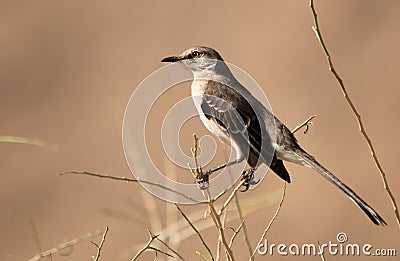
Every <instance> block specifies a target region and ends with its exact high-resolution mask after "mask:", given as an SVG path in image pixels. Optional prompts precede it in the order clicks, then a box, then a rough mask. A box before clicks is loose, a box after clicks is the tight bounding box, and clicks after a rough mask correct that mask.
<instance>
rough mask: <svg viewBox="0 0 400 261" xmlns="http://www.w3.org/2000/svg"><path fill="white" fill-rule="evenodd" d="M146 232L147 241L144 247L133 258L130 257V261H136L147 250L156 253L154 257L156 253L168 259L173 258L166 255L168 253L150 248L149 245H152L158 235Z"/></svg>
mask: <svg viewBox="0 0 400 261" xmlns="http://www.w3.org/2000/svg"><path fill="white" fill-rule="evenodd" d="M147 232H148V233H149V241H147V243H146V245H145V246H144V247H142V248H141V249H140V250H139V251H138V252H137V253H136V255H135V256H134V257H132V259H131V261H134V260H136V259H137V258H138V257H139V256H140V255H141V254H143V253H144V252H145V251H146V250H148V249H149V250H154V251H155V252H156V255H157V253H161V254H164V255H166V256H169V257H174V256H173V255H171V254H168V253H166V252H164V251H162V250H160V249H158V248H155V247H152V246H151V243H153V241H154V240H155V239H156V238H157V237H158V235H153V233H151V231H150V230H147Z"/></svg>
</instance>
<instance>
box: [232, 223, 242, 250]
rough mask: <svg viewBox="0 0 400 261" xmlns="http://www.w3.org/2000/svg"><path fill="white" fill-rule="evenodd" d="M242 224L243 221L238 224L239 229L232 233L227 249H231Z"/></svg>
mask: <svg viewBox="0 0 400 261" xmlns="http://www.w3.org/2000/svg"><path fill="white" fill-rule="evenodd" d="M243 224H244V220H243V221H242V222H241V223H240V225H239V227H238V228H237V229H236V230H235V232H233V235H232V237H231V240H230V241H229V247H232V244H233V241H234V240H235V238H236V236H237V234H239V232H240V230H241V229H242V227H243Z"/></svg>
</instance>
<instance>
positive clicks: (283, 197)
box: [249, 182, 286, 260]
mask: <svg viewBox="0 0 400 261" xmlns="http://www.w3.org/2000/svg"><path fill="white" fill-rule="evenodd" d="M285 195H286V182H285V184H284V185H283V191H282V199H281V202H279V205H278V208H277V209H276V211H275V214H274V216H273V217H272V219H271V221H269V223H268V226H267V228H266V229H265V230H264V232H263V234H262V236H261V238H260V240H259V241H258V244H257V247H256V248H255V249H254V251H253V254H252V255H251V257H250V259H249V260H252V258H253V257H254V255H255V254H256V253H257V248H258V246H259V245H260V244H261V243H262V241H263V239H264V238H265V235H266V234H267V233H268V231H269V229H270V228H271V225H272V223H274V221H275V219H276V217H277V216H278V214H279V211H280V210H281V207H282V204H283V201H284V200H285Z"/></svg>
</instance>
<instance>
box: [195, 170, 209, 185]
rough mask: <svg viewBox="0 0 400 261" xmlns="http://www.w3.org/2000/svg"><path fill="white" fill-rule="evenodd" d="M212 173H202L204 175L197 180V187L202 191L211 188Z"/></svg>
mask: <svg viewBox="0 0 400 261" xmlns="http://www.w3.org/2000/svg"><path fill="white" fill-rule="evenodd" d="M211 173H212V171H211V170H208V171H207V172H206V173H201V174H202V175H201V176H199V177H197V178H196V183H197V187H198V188H199V189H201V190H203V189H207V188H208V187H209V186H210V182H209V177H210V174H211Z"/></svg>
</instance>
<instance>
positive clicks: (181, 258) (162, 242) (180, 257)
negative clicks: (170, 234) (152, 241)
mask: <svg viewBox="0 0 400 261" xmlns="http://www.w3.org/2000/svg"><path fill="white" fill-rule="evenodd" d="M156 239H157V241H158V242H160V243H161V244H163V245H164V246H165V247H166V248H168V250H169V251H171V252H172V253H174V254H175V255H176V256H177V257H179V259H180V260H185V259H184V258H183V257H182V256H181V255H180V254H179V253H178V252H177V251H175V250H173V249H172V248H171V247H170V246H169V245H168V244H167V243H165V242H164V241H162V240H161V239H160V238H159V237H157V238H156Z"/></svg>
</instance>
